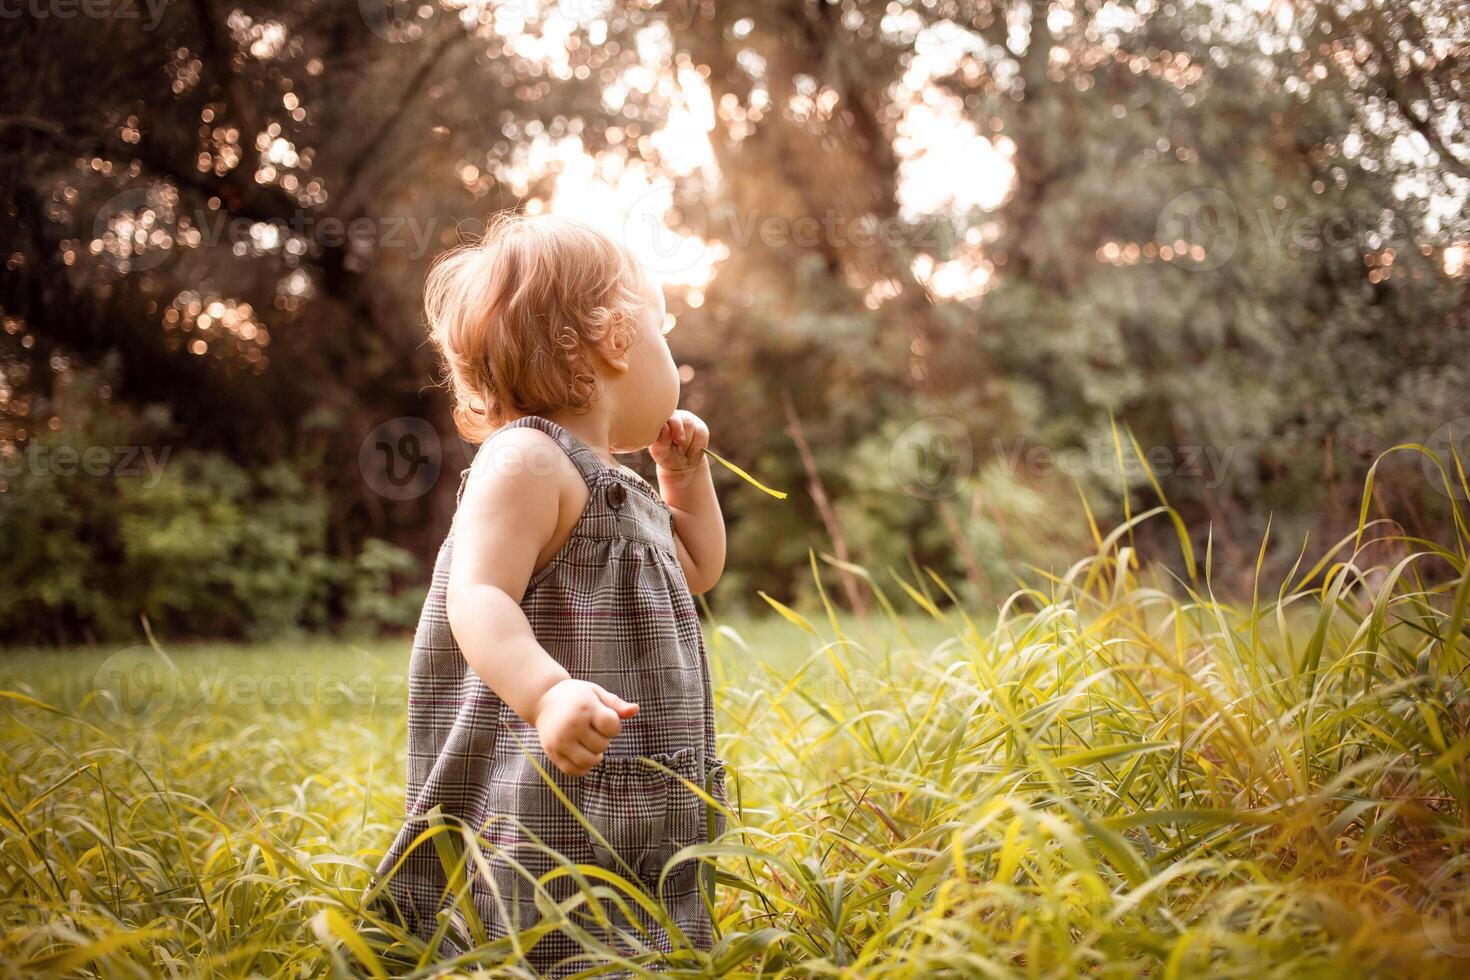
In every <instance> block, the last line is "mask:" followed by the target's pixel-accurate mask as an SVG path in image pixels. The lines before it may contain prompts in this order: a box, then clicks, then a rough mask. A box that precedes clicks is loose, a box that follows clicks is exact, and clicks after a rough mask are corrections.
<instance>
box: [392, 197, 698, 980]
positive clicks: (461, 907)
mask: <svg viewBox="0 0 1470 980" xmlns="http://www.w3.org/2000/svg"><path fill="white" fill-rule="evenodd" d="M425 305H426V308H427V311H428V318H429V324H430V329H431V331H432V336H433V340H434V342H435V344H436V345H437V346H438V348H439V350H440V351H441V352H442V354H443V356H444V359H445V361H446V362H447V365H448V373H449V380H450V383H451V385H452V388H453V393H454V398H455V419H456V424H457V425H458V427H459V429H460V431H461V433H462V434H463V435H464V436H465V438H466V439H468V440H470V441H474V442H480V441H483V445H482V446H481V448H480V451H479V452H478V453H477V454H476V456H475V459H474V463H473V465H472V466H471V467H470V468H469V469H467V470H465V472H464V474H463V476H462V477H461V481H460V489H459V505H458V509H457V511H456V513H455V516H454V520H453V523H452V525H451V527H450V529H449V533H448V535H447V537H446V538H445V540H444V544H443V546H442V548H441V549H440V551H439V556H438V560H437V562H436V563H435V566H434V577H433V584H432V586H431V587H430V589H429V594H428V597H427V599H426V601H425V603H424V608H423V614H422V617H421V618H420V620H419V626H418V632H417V635H416V636H415V638H414V646H413V654H412V658H411V661H410V665H409V699H408V739H409V742H408V802H407V815H408V819H407V821H406V822H405V824H404V826H403V829H402V830H401V832H400V833H399V834H398V837H397V839H396V840H394V842H393V844H392V846H391V847H390V848H389V850H388V853H387V855H386V856H385V857H384V859H383V862H382V864H381V865H380V866H379V868H378V876H379V879H380V880H381V879H382V878H383V877H384V876H390V875H391V877H388V878H387V885H386V889H385V896H386V898H389V899H391V902H392V905H393V906H395V907H396V912H397V915H399V916H400V917H401V918H402V920H403V921H404V922H405V923H406V924H407V925H408V926H409V927H410V928H411V929H412V930H413V931H414V932H415V933H417V934H418V935H420V936H422V937H423V938H425V939H426V940H428V939H431V938H432V937H433V936H434V934H435V931H436V929H438V928H439V925H440V921H439V919H438V918H437V916H438V915H439V913H440V910H441V909H446V908H447V909H448V910H449V911H448V913H447V915H448V916H449V928H448V931H447V935H446V937H445V938H444V940H443V944H442V947H441V948H442V950H443V951H444V952H447V953H451V954H453V953H455V952H458V951H462V950H466V949H468V948H470V947H472V946H474V945H476V944H477V943H480V942H484V941H485V940H486V939H487V938H488V939H489V940H492V941H493V940H495V939H497V938H501V937H504V936H506V935H508V934H513V933H516V932H519V931H521V930H523V929H526V928H527V927H529V926H533V925H535V924H536V923H537V922H538V920H539V919H540V918H541V916H540V914H539V913H538V909H537V898H536V892H537V891H538V889H539V890H540V891H541V892H542V901H543V902H545V901H546V900H548V899H549V900H550V901H552V902H564V901H565V900H567V899H568V898H570V897H572V896H574V895H575V894H577V891H578V889H577V886H576V884H575V881H574V876H573V875H571V874H568V873H565V872H563V873H560V874H558V875H556V876H553V877H551V878H550V879H549V880H547V881H545V882H544V883H542V884H540V885H539V886H538V885H537V880H538V879H540V878H541V877H542V876H543V875H546V874H547V873H548V872H550V871H552V870H553V869H556V868H563V869H565V868H567V867H568V866H569V865H570V864H592V865H597V866H600V867H601V868H604V869H606V870H607V871H609V872H614V873H616V874H618V875H621V876H622V877H623V878H625V879H627V880H629V881H631V882H634V883H635V884H638V885H641V887H642V888H644V889H646V890H647V891H648V893H649V894H653V895H655V896H657V897H659V898H661V900H662V901H663V903H664V905H665V907H666V908H667V909H668V910H669V913H670V915H671V917H672V918H673V920H674V921H675V922H676V923H677V924H678V927H679V930H681V931H682V933H683V936H684V942H686V943H688V944H689V945H693V946H695V947H698V948H703V949H707V948H709V946H710V945H711V943H712V941H713V936H712V925H711V921H710V915H709V910H708V906H707V903H706V893H707V886H702V885H701V881H702V876H701V874H700V867H701V865H700V863H699V862H697V861H684V862H682V863H681V864H679V865H676V866H674V867H673V868H672V869H670V872H669V874H668V876H667V878H666V879H665V881H664V883H663V888H662V890H661V891H656V889H657V887H658V881H659V876H660V874H661V872H662V871H663V869H664V865H665V863H666V862H667V861H668V859H669V858H670V857H672V856H673V854H674V853H675V852H676V851H678V850H679V849H680V848H683V847H685V846H687V845H690V844H697V843H702V842H705V841H707V840H708V839H709V837H710V831H711V830H713V831H714V832H715V833H719V832H720V831H721V830H722V829H723V827H724V817H723V815H722V814H721V813H720V812H719V810H718V809H717V808H714V807H707V805H706V803H705V801H704V800H703V799H701V798H700V796H699V795H698V794H696V793H694V792H693V791H691V790H690V789H689V788H688V786H687V785H686V784H685V783H684V782H683V780H688V782H689V783H692V784H694V785H695V786H700V787H704V788H706V792H707V793H708V795H710V796H711V797H712V798H713V799H715V800H717V801H719V802H720V803H721V804H722V805H723V804H724V801H725V795H724V770H723V763H722V762H721V760H720V759H719V758H717V757H716V755H715V732H714V714H713V708H712V703H711V698H710V682H709V671H708V667H707V664H706V661H705V651H704V646H703V641H702V639H701V636H700V629H699V621H698V615H697V613H696V610H695V606H694V602H693V599H692V598H691V595H690V594H691V592H694V593H699V592H704V591H705V590H707V589H709V588H710V587H711V586H713V585H714V584H715V582H716V580H718V579H719V577H720V573H721V570H722V569H723V567H724V561H725V529H724V523H723V520H722V518H721V515H720V506H719V502H718V500H717V499H716V497H715V489H714V484H713V482H712V480H711V479H710V471H709V462H708V460H707V458H706V456H705V454H704V448H705V446H706V445H707V444H708V442H709V432H708V430H707V429H706V427H705V425H704V423H703V422H702V421H700V420H699V419H698V418H697V417H695V416H694V415H692V414H690V413H688V412H685V411H679V410H677V405H678V401H679V373H678V369H677V368H676V367H675V364H674V360H673V357H672V356H671V354H670V353H669V347H668V343H667V341H666V340H665V339H664V333H665V329H666V328H665V321H666V319H668V318H667V317H666V315H665V311H664V301H663V296H662V293H661V292H660V290H659V288H658V286H657V285H656V284H655V283H653V282H651V281H650V279H649V277H648V276H647V275H646V274H645V272H644V271H643V270H642V269H641V268H640V267H639V265H638V263H637V262H636V261H635V260H634V259H633V257H632V256H631V255H629V254H628V252H627V251H626V250H625V249H624V248H622V247H621V246H619V245H618V244H617V243H616V242H614V241H613V240H611V239H609V238H608V237H606V236H604V235H602V234H600V233H599V232H596V231H594V230H592V229H591V228H588V227H586V226H584V225H581V224H579V223H577V222H573V221H569V220H565V219H561V218H554V217H533V218H524V217H505V218H501V219H499V220H498V221H496V222H495V223H494V224H493V226H492V227H491V229H490V231H489V232H488V233H487V234H486V236H485V237H484V239H483V240H482V241H480V242H479V243H478V244H476V245H473V246H469V247H465V248H462V249H459V250H457V251H455V252H452V253H450V254H449V255H448V256H446V257H445V258H443V259H441V260H440V262H439V263H438V264H437V265H436V266H435V268H434V270H433V272H432V273H431V275H430V277H429V282H428V286H427V295H426V301H425ZM645 447H646V448H648V449H649V450H650V452H651V454H652V456H653V459H654V462H655V463H656V464H657V466H658V483H659V491H657V492H656V491H655V490H654V489H653V487H652V486H650V485H649V484H648V483H647V482H646V481H645V480H643V479H642V478H641V477H639V476H638V475H637V474H635V473H633V472H632V471H631V470H628V469H626V468H624V467H622V466H620V465H619V464H618V463H617V462H616V460H614V458H613V455H614V454H615V453H629V452H635V451H638V450H641V449H644V448H645ZM660 494H661V496H660ZM645 760H651V761H652V762H653V763H657V765H652V764H650V762H649V761H645ZM671 773H672V774H671ZM681 777H682V779H681ZM564 800H565V801H566V802H564ZM567 802H570V803H571V804H572V805H573V806H575V807H576V808H577V810H578V811H579V812H580V813H581V814H582V816H583V818H584V819H585V820H586V821H587V823H588V824H590V825H591V827H592V829H593V830H594V831H595V833H589V832H588V831H587V829H586V827H584V825H583V824H582V822H581V821H579V820H578V819H577V817H576V816H575V815H574V814H573V813H572V812H571V811H570V810H569V809H568V808H567ZM431 810H436V811H437V814H440V815H442V817H443V818H444V820H445V822H447V823H450V824H452V825H455V830H454V832H453V833H452V834H446V833H444V832H443V831H441V832H440V839H441V840H444V841H448V840H450V839H451V837H452V838H454V839H455V840H462V839H463V838H462V836H461V831H460V828H461V827H468V828H469V830H470V831H472V832H474V833H475V834H477V835H478V837H479V839H480V841H481V844H482V848H481V849H482V851H483V854H484V864H483V865H482V864H481V863H480V862H478V861H477V860H476V858H475V856H474V855H470V857H469V859H468V860H467V861H466V863H465V870H464V876H465V877H466V878H467V879H468V885H469V895H470V896H471V897H472V900H473V901H472V902H468V903H467V902H463V901H459V902H456V901H454V896H453V895H452V894H450V892H451V889H449V888H448V882H447V881H446V875H445V870H444V865H443V863H442V861H441V859H440V856H439V853H438V850H437V849H436V847H435V844H434V842H433V841H432V840H431V841H429V842H427V843H422V842H421V843H420V845H419V846H417V847H414V846H413V845H414V841H415V838H417V837H419V836H420V835H421V834H422V833H423V832H424V831H425V830H426V829H427V828H429V827H430V826H431V824H432V823H433V821H434V819H435V814H431V813H430V812H429V811H431ZM558 855H559V857H558ZM487 870H488V874H487V873H486V872H487ZM600 883H602V882H599V881H594V884H600ZM627 904H628V906H629V907H634V908H636V905H635V903H633V902H632V901H631V900H628V901H627ZM467 906H469V907H467ZM602 906H603V909H604V910H605V911H607V912H608V913H609V914H611V913H612V912H613V911H614V910H615V908H616V906H615V905H614V904H613V903H609V902H606V901H604V902H603V903H602ZM574 917H575V918H576V920H577V921H576V922H575V923H574V924H573V925H572V926H571V927H569V928H561V929H553V930H552V931H550V932H549V933H548V934H547V935H545V936H544V937H542V938H541V939H540V941H539V942H537V943H536V944H535V946H534V947H532V948H531V950H530V953H529V956H528V959H529V961H530V965H531V966H532V967H534V968H536V969H537V970H540V971H543V972H551V973H559V972H563V971H565V970H569V969H571V968H572V967H573V966H574V965H575V964H573V963H570V962H569V963H564V964H562V967H561V969H557V967H556V964H557V963H558V962H559V961H562V960H563V959H564V958H566V957H568V956H572V955H573V954H577V953H579V952H582V951H583V950H584V949H585V948H586V946H587V945H588V944H587V942H586V939H587V938H589V937H590V938H591V940H592V942H593V944H595V943H604V944H607V945H608V946H609V947H610V948H612V949H615V950H617V951H618V952H619V953H620V954H622V955H628V954H630V953H636V952H638V951H639V950H640V949H641V948H645V947H644V946H640V943H642V944H646V948H652V949H662V950H664V951H667V950H668V949H669V948H670V946H671V944H674V945H677V944H678V940H677V939H675V938H673V937H670V936H669V935H668V934H667V932H666V930H664V929H663V928H661V927H659V926H658V925H657V924H656V923H653V922H652V921H651V920H649V919H648V918H646V917H644V916H642V915H641V914H640V915H639V919H640V923H639V924H637V925H635V924H630V923H629V922H628V921H627V920H626V919H621V918H619V917H616V916H614V922H615V925H620V928H615V929H614V930H613V932H612V933H609V932H608V931H607V930H606V929H599V928H598V926H597V925H596V923H595V922H593V921H592V917H591V916H590V915H588V914H587V913H586V912H585V906H584V907H583V909H582V910H580V911H579V912H578V913H576V914H575V916H574ZM640 925H641V928H642V929H647V930H648V933H647V934H646V935H644V934H643V933H641V932H640V928H639V926H640ZM580 930H585V932H584V933H583V934H582V935H583V940H584V941H583V942H578V940H577V938H576V936H577V933H578V932H579V931H580ZM522 945H524V940H522ZM587 965H589V964H588V963H587V962H586V961H585V959H584V960H583V962H582V963H581V964H580V966H581V967H583V968H585V967H586V966H587Z"/></svg>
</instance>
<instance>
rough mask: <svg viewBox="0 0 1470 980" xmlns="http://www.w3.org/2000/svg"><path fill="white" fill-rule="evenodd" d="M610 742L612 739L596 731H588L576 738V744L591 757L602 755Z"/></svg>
mask: <svg viewBox="0 0 1470 980" xmlns="http://www.w3.org/2000/svg"><path fill="white" fill-rule="evenodd" d="M611 742H612V739H610V738H608V737H607V736H605V735H603V734H602V733H601V732H599V731H597V730H596V729H589V730H587V731H585V732H583V733H582V734H581V735H580V736H579V737H578V738H577V743H578V744H579V745H581V746H582V748H584V749H586V750H587V751H588V752H591V753H592V754H593V755H602V753H604V752H606V751H607V747H608V745H609V744H610V743H611Z"/></svg>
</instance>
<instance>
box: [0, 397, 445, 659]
mask: <svg viewBox="0 0 1470 980" xmlns="http://www.w3.org/2000/svg"><path fill="white" fill-rule="evenodd" d="M82 400H83V399H81V398H73V399H68V402H69V404H68V408H69V409H73V411H68V412H67V415H68V418H69V420H70V421H69V424H68V425H67V426H64V427H61V428H58V429H57V430H56V431H52V432H45V433H42V434H40V435H38V436H35V437H33V438H32V439H30V440H29V443H28V445H27V448H26V451H25V453H24V454H22V455H18V456H17V457H15V458H13V459H12V460H10V461H9V463H8V465H7V467H6V473H7V476H8V481H7V482H8V487H7V489H6V491H5V492H4V493H0V577H3V578H4V579H5V580H6V581H7V583H8V585H7V587H6V589H5V590H4V592H3V597H0V640H4V641H7V642H17V641H20V642H38V641H39V642H64V641H67V640H73V641H75V640H78V639H89V640H100V641H116V640H123V639H128V638H137V637H140V635H141V634H140V632H139V630H140V621H146V622H147V623H148V624H151V626H152V628H153V629H154V630H155V631H156V632H157V633H158V634H160V635H163V636H217V637H218V636H235V637H241V636H246V637H267V636H272V635H277V634H280V633H283V632H288V631H293V630H299V629H324V628H328V627H331V626H333V625H335V623H336V622H337V621H338V620H339V619H340V618H341V617H342V616H343V615H344V614H345V615H347V616H348V617H350V619H351V621H352V624H353V626H354V628H355V629H358V630H361V631H365V632H371V631H373V630H375V629H378V628H381V627H384V626H394V627H400V628H402V627H405V626H409V625H411V624H412V623H413V621H414V618H415V616H416V614H417V608H416V599H417V598H418V597H416V596H415V595H414V594H413V593H412V592H408V593H405V594H404V595H401V596H394V595H393V594H392V592H393V589H394V588H395V586H396V584H397V581H401V580H402V579H404V578H406V577H407V576H409V575H410V574H412V572H413V571H414V569H415V567H416V563H415V562H414V560H413V558H412V557H411V556H410V555H409V554H408V553H407V552H405V551H403V550H402V549H401V548H397V547H395V546H393V545H390V544H387V543H386V542H382V541H376V540H369V541H367V542H365V543H364V545H363V547H362V549H361V551H359V552H358V553H356V554H349V555H346V556H340V557H339V556H337V555H335V554H332V553H331V552H330V551H329V550H328V549H327V546H326V543H327V512H328V503H327V500H326V498H325V495H324V494H323V493H322V491H321V490H320V489H319V488H313V487H308V486H307V485H306V483H305V482H304V480H303V478H302V476H301V475H300V474H299V473H298V472H297V471H296V470H295V469H294V468H293V467H292V466H291V465H290V464H288V463H287V462H285V461H284V460H282V461H277V462H274V463H271V464H270V465H268V466H265V467H262V468H260V469H257V470H251V469H247V468H244V467H241V466H239V465H237V464H235V463H233V462H231V461H230V460H228V459H226V458H225V457H224V456H223V455H221V454H219V453H211V452H197V451H191V450H189V449H182V450H178V451H174V447H173V446H172V445H171V444H169V443H168V442H167V441H163V442H155V443H148V442H147V441H146V440H147V439H149V438H150V437H162V436H163V435H164V434H165V433H166V432H167V431H168V426H167V425H166V424H163V423H162V421H161V420H160V419H159V417H158V416H157V415H156V414H155V415H154V416H153V421H152V423H151V424H150V423H148V422H146V421H145V420H142V419H131V420H130V419H129V418H128V417H127V416H126V414H125V413H118V412H116V411H108V410H107V409H106V408H103V409H102V410H100V411H99V410H96V409H93V411H92V413H91V414H85V413H84V410H83V409H81V408H79V407H78V405H76V404H71V403H72V402H80V401H82ZM150 429H151V430H152V431H150ZM420 595H421V594H420Z"/></svg>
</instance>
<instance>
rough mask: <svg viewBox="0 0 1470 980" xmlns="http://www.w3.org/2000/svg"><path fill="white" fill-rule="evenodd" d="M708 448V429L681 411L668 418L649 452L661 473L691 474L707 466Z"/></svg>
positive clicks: (692, 416)
mask: <svg viewBox="0 0 1470 980" xmlns="http://www.w3.org/2000/svg"><path fill="white" fill-rule="evenodd" d="M708 445H709V426H707V425H705V424H704V420H703V419H701V418H700V417H699V416H698V415H695V414H694V413H693V412H686V411H684V410H683V409H682V408H681V409H679V410H678V411H677V412H675V413H674V414H673V415H670V416H669V420H668V421H667V422H665V423H664V427H663V428H662V429H660V430H659V433H658V439H657V440H655V441H654V444H653V445H652V446H649V447H648V451H649V453H650V454H651V455H652V456H653V461H654V463H656V464H657V465H658V468H659V469H660V470H663V471H664V472H665V473H671V474H672V473H682V472H684V471H685V470H692V469H694V468H695V467H696V466H698V465H699V464H700V463H702V462H704V449H705V447H706V446H708Z"/></svg>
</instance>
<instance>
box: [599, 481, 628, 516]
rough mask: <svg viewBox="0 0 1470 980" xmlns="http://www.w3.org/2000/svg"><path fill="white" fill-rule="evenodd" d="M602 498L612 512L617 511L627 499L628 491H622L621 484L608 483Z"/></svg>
mask: <svg viewBox="0 0 1470 980" xmlns="http://www.w3.org/2000/svg"><path fill="white" fill-rule="evenodd" d="M604 496H605V498H606V500H607V505H608V506H609V507H611V508H612V509H613V510H617V509H618V508H620V507H622V506H623V501H625V500H627V499H628V491H626V490H624V489H623V485H622V484H621V483H609V484H608V485H607V491H606V493H605V495H604Z"/></svg>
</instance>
